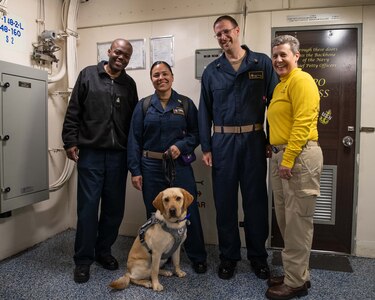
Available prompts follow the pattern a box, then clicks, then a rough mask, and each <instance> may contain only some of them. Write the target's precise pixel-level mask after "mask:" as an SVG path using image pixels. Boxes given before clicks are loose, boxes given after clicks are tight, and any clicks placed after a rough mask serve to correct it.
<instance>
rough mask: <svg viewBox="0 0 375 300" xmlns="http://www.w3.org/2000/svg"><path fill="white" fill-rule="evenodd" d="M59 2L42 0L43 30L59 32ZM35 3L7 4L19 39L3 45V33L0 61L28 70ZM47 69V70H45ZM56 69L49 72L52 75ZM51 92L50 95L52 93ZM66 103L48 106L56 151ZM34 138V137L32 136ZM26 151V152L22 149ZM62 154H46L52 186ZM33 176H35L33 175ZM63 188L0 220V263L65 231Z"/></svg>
mask: <svg viewBox="0 0 375 300" xmlns="http://www.w3.org/2000/svg"><path fill="white" fill-rule="evenodd" d="M61 2H62V1H60V0H59V1H56V0H46V1H45V3H46V12H47V13H46V22H45V25H46V29H54V30H59V29H61V24H60V23H61V22H60V20H61V17H60V11H61ZM37 12H38V1H37V0H29V1H21V0H18V1H8V16H9V17H13V18H15V19H17V20H19V21H21V23H22V27H23V28H24V31H22V37H21V38H19V39H17V40H16V41H15V44H14V45H12V46H10V45H9V44H7V43H6V42H5V34H4V32H1V33H0V39H1V40H0V59H1V60H5V61H7V62H11V63H16V64H21V65H25V66H31V65H32V63H31V60H30V56H31V53H32V50H33V48H32V45H31V44H32V43H33V42H36V41H37V25H36V22H35V20H36V19H37ZM47 69H50V68H47ZM55 71H56V67H53V69H52V70H51V69H50V72H55ZM63 88H64V83H58V84H55V87H54V89H55V90H57V89H63ZM54 89H52V91H53V90H54ZM65 107H66V102H65V100H63V99H61V97H53V98H50V99H49V102H48V126H49V130H48V139H49V147H50V148H59V147H61V146H62V142H61V138H60V136H61V120H62V116H63V115H64V113H65V109H66V108H65ZM35 134H37V133H35ZM25 151H27V149H25ZM64 155H65V154H64V153H52V152H51V153H50V155H49V176H50V182H51V183H52V182H54V181H55V180H56V179H57V178H58V177H59V175H60V172H61V170H62V167H63V163H64ZM36 176H37V174H36ZM68 200H69V197H68V193H67V188H66V187H65V188H63V189H61V190H59V191H57V192H54V193H50V199H49V200H46V201H43V202H39V203H37V204H34V205H30V206H27V207H25V208H20V209H17V210H14V211H13V212H12V216H11V217H10V218H4V219H0V236H1V243H0V260H1V259H3V258H6V257H8V256H11V255H13V254H15V253H18V252H20V251H22V250H24V249H26V248H28V247H31V246H33V245H35V244H37V243H39V242H41V241H44V240H45V239H47V238H49V237H51V236H54V235H55V234H56V233H58V232H61V231H63V230H65V229H67V228H68V225H69V224H68V218H67V215H68V204H69V201H68Z"/></svg>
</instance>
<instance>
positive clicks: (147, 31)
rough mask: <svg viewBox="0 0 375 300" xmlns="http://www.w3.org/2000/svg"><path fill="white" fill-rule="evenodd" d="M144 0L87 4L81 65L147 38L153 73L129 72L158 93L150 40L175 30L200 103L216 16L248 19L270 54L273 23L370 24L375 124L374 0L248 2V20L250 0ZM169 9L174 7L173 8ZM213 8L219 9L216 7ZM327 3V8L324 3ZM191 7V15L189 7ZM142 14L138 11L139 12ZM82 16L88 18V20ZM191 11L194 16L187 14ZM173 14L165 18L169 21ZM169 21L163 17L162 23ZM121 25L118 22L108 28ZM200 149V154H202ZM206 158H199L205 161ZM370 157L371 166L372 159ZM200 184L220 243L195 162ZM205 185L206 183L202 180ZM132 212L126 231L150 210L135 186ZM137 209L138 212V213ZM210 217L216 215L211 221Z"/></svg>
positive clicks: (365, 217) (365, 144) (369, 224)
mask: <svg viewBox="0 0 375 300" xmlns="http://www.w3.org/2000/svg"><path fill="white" fill-rule="evenodd" d="M135 2H136V1H127V3H126V5H125V4H122V3H120V2H116V4H117V6H116V11H113V10H110V9H109V8H108V7H107V8H104V6H107V5H104V6H103V5H101V3H99V2H98V1H93V2H90V1H89V2H86V3H85V4H83V5H82V6H81V8H80V14H79V16H80V18H79V24H78V26H79V28H80V30H79V33H80V36H81V40H80V45H79V48H78V51H79V52H78V53H79V58H80V67H84V66H86V65H89V64H93V63H96V42H103V41H110V40H112V39H114V38H116V37H124V38H127V39H140V38H145V39H146V70H130V71H129V74H130V75H131V76H132V77H133V78H134V79H135V80H136V82H137V85H138V91H139V96H140V97H144V96H146V95H147V94H149V93H151V92H152V91H153V89H152V85H151V83H150V80H149V75H148V72H149V67H150V58H149V39H150V38H152V37H158V36H168V35H173V36H174V37H175V67H174V68H173V71H174V73H175V82H174V88H175V89H176V90H178V91H179V92H181V93H185V94H187V95H188V96H190V97H192V98H193V99H194V101H195V103H196V104H197V103H198V100H199V89H200V84H199V81H197V80H196V79H194V74H195V73H194V71H195V69H194V67H195V60H194V51H195V49H202V48H217V47H218V46H217V43H216V41H215V39H214V38H213V37H212V24H213V21H214V20H215V18H216V17H217V16H218V15H220V14H223V13H231V14H232V15H234V16H235V17H236V18H237V20H238V21H239V22H240V24H244V22H245V23H246V26H245V28H244V27H243V26H242V28H243V30H244V31H245V34H244V42H245V43H246V44H248V45H249V46H250V48H251V49H253V50H254V51H260V52H265V53H267V54H270V46H269V45H270V42H271V27H283V26H287V27H291V26H313V25H330V24H335V25H337V24H354V23H356V24H361V23H362V24H363V40H362V43H363V44H362V47H363V53H362V55H363V70H362V74H361V75H362V95H361V105H362V109H361V126H370V127H374V126H375V124H374V121H371V120H373V118H372V116H373V114H374V113H375V107H374V104H373V103H374V102H373V99H372V97H371V96H370V91H371V90H370V88H371V83H372V82H374V79H375V78H374V77H375V72H374V66H375V62H374V45H375V38H374V30H373V28H374V22H375V21H374V20H375V12H374V9H375V8H374V7H375V6H374V5H375V1H374V0H368V1H366V0H363V1H358V0H357V1H355V0H352V1H350V0H345V1H341V0H340V1H339V0H330V1H327V0H324V1H323V0H322V1H316V0H304V1H301V0H294V1H286V0H277V1H276V0H275V1H264V0H247V1H246V3H247V7H248V14H247V15H246V20H245V18H244V17H243V14H242V7H243V4H244V1H230V3H228V1H222V2H220V4H221V5H219V4H218V5H215V3H214V2H210V1H209V2H205V3H204V4H201V6H198V3H197V1H173V5H172V3H171V1H166V3H164V2H163V3H161V4H160V3H158V5H157V6H156V5H154V4H153V3H154V2H153V1H142V3H140V2H137V3H139V6H137V7H136V8H135V7H133V6H132V5H135V4H134V3H135ZM166 7H168V10H166ZM211 7H215V9H213V10H211V9H210V8H211ZM324 7H326V8H324ZM181 10H183V12H181ZM137 14H138V15H137ZM307 14H333V15H339V20H337V21H333V22H326V21H325V22H315V23H314V22H298V23H294V24H290V23H289V22H288V20H287V16H288V15H307ZM81 16H82V18H81ZM183 16H186V18H183ZM163 19H165V20H163ZM158 20H161V21H158ZM110 24H113V25H112V26H107V25H110ZM374 136H375V135H374V134H371V133H370V134H364V133H362V135H361V141H360V142H361V144H360V155H359V157H360V163H359V174H358V177H359V185H358V209H357V213H358V215H357V219H356V220H357V223H356V224H355V226H354V236H355V247H354V251H355V254H356V255H359V256H372V257H375V245H374V244H375V234H374V232H375V231H374V230H373V228H374V227H375V219H374V218H373V217H372V216H373V215H374V213H375V202H374V201H373V199H372V198H373V197H372V195H373V194H374V186H373V184H371V180H372V179H371V178H373V176H372V174H371V167H372V166H374V158H373V155H371V154H372V153H371V152H372V151H371V149H374V147H375V141H374ZM198 152H199V151H198ZM198 160H199V159H198ZM364 162H365V163H364ZM194 168H195V171H196V172H195V173H196V176H197V181H199V178H203V179H204V181H205V186H204V187H203V188H202V190H203V192H204V193H203V196H202V198H201V200H202V201H205V204H206V205H205V206H206V208H203V207H201V209H200V211H201V215H202V221H203V226H204V231H205V238H206V241H207V242H209V243H211V242H215V234H216V229H215V222H214V214H212V212H211V210H212V209H214V206H213V201H212V194H211V191H210V190H209V189H210V184H211V182H210V176H209V172H208V171H207V170H206V169H204V168H203V167H202V166H201V164H200V162H199V161H197V162H196V163H195V164H194ZM198 188H200V186H199V185H198ZM126 201H127V204H126V214H125V218H124V222H123V226H122V228H121V233H124V234H134V233H135V231H134V230H136V228H137V224H141V222H142V221H143V219H142V217H143V214H144V207H143V204H142V199H141V197H140V194H139V193H137V192H135V191H134V189H133V188H132V187H131V186H129V188H128V192H127V200H126ZM135 212H136V213H135ZM207 218H208V219H207Z"/></svg>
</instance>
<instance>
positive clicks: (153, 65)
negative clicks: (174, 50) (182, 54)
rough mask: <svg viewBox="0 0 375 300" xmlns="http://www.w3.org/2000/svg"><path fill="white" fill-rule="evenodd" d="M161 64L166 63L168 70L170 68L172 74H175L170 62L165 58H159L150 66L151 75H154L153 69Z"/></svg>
mask: <svg viewBox="0 0 375 300" xmlns="http://www.w3.org/2000/svg"><path fill="white" fill-rule="evenodd" d="M161 64H164V65H166V67H167V68H168V70H169V71H170V72H171V74H172V75H173V72H172V68H171V66H170V65H169V63H167V62H166V61H164V60H158V61H156V62H154V63H153V64H152V66H151V68H150V77H151V75H152V70H153V69H154V68H155V67H156V66H158V65H161Z"/></svg>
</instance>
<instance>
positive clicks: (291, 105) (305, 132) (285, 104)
mask: <svg viewBox="0 0 375 300" xmlns="http://www.w3.org/2000/svg"><path fill="white" fill-rule="evenodd" d="M319 105H320V96H319V90H318V87H317V85H316V84H315V82H314V79H313V78H312V77H311V75H310V74H308V73H306V72H304V71H302V70H301V69H300V68H295V69H293V70H292V71H291V72H290V73H289V74H288V75H287V76H284V77H281V78H280V83H279V84H278V85H277V86H276V88H275V90H274V92H273V96H272V100H271V103H270V105H269V108H268V112H267V117H268V122H269V126H270V143H271V144H272V145H283V144H286V148H285V152H284V155H283V160H282V163H281V165H282V166H284V167H288V168H292V167H293V165H294V160H295V158H296V157H297V156H298V155H299V154H300V153H301V151H302V147H303V146H304V145H305V144H306V143H307V141H317V140H318V129H317V125H318V117H319Z"/></svg>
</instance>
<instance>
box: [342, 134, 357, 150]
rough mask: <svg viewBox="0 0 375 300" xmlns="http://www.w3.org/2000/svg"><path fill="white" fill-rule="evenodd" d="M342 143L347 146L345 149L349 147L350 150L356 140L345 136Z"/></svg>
mask: <svg viewBox="0 0 375 300" xmlns="http://www.w3.org/2000/svg"><path fill="white" fill-rule="evenodd" d="M342 143H343V145H344V146H345V147H347V148H350V147H351V146H352V145H353V143H354V140H353V138H352V137H351V136H348V135H347V136H345V137H344V138H343V139H342Z"/></svg>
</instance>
